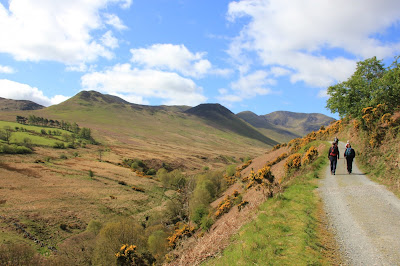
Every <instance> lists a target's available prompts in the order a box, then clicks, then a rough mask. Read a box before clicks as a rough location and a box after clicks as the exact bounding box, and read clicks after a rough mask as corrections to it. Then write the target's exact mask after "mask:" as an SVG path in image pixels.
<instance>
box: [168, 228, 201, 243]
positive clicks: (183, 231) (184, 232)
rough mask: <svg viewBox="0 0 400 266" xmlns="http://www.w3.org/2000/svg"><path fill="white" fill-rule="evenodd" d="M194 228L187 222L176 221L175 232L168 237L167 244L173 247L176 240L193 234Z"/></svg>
mask: <svg viewBox="0 0 400 266" xmlns="http://www.w3.org/2000/svg"><path fill="white" fill-rule="evenodd" d="M194 231H195V228H194V227H193V226H190V225H188V224H182V223H178V224H177V225H176V229H175V232H174V234H173V235H172V236H170V237H168V246H170V247H171V248H175V247H176V245H177V243H178V241H179V240H181V239H183V238H185V237H190V236H192V235H193V233H194Z"/></svg>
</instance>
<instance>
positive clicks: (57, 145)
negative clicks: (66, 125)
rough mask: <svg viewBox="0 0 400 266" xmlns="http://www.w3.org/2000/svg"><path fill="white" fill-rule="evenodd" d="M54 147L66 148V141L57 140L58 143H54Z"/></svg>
mask: <svg viewBox="0 0 400 266" xmlns="http://www.w3.org/2000/svg"><path fill="white" fill-rule="evenodd" d="M53 148H55V149H65V145H64V142H56V143H54V145H53Z"/></svg>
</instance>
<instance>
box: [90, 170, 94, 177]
mask: <svg viewBox="0 0 400 266" xmlns="http://www.w3.org/2000/svg"><path fill="white" fill-rule="evenodd" d="M93 176H94V173H93V171H92V170H89V177H91V178H92V177H93Z"/></svg>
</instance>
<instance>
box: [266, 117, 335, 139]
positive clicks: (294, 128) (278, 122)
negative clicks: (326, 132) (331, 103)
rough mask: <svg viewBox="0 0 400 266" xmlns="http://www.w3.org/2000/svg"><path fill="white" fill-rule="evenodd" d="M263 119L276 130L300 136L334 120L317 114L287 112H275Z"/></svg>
mask: <svg viewBox="0 0 400 266" xmlns="http://www.w3.org/2000/svg"><path fill="white" fill-rule="evenodd" d="M263 117H265V119H266V120H267V121H268V122H269V123H271V124H273V125H275V126H276V127H278V128H281V129H285V130H289V131H291V132H293V133H295V134H298V135H300V136H304V135H306V134H308V133H310V132H312V131H317V130H318V129H319V128H320V127H321V126H327V125H329V124H330V123H331V122H332V121H334V120H335V119H334V118H332V117H329V116H326V115H323V114H317V113H311V114H306V113H295V112H288V111H276V112H272V113H270V114H266V115H264V116H263Z"/></svg>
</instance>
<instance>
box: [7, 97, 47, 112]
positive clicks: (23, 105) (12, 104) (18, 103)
mask: <svg viewBox="0 0 400 266" xmlns="http://www.w3.org/2000/svg"><path fill="white" fill-rule="evenodd" d="M42 108H44V106H43V105H40V104H37V103H34V102H32V101H26V100H11V99H5V98H1V97H0V111H18V110H39V109H42Z"/></svg>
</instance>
